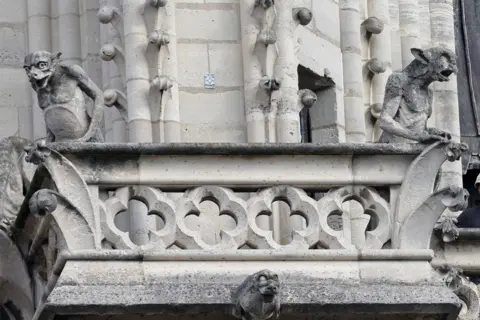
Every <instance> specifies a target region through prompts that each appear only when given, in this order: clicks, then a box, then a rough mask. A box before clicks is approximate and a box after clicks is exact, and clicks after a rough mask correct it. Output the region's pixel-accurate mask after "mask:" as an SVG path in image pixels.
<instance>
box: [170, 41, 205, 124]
mask: <svg viewBox="0 0 480 320" xmlns="http://www.w3.org/2000/svg"><path fill="white" fill-rule="evenodd" d="M177 57H178V83H179V85H180V86H181V87H201V88H203V86H204V83H203V77H204V75H205V73H208V72H209V68H208V45H207V44H197V43H179V44H177ZM182 107H183V106H182ZM182 121H183V119H182Z"/></svg>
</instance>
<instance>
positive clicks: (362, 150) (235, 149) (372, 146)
mask: <svg viewBox="0 0 480 320" xmlns="http://www.w3.org/2000/svg"><path fill="white" fill-rule="evenodd" d="M47 146H48V147H49V148H51V149H53V150H55V151H57V152H60V153H62V154H92V153H93V154H107V155H108V156H110V157H112V156H114V155H115V154H124V155H246V156H248V155H339V154H343V155H348V154H350V155H403V154H409V155H419V154H420V153H421V152H422V151H423V150H424V146H421V145H418V144H403V145H402V144H398V145H394V144H384V143H365V144H360V143H331V144H316V143H78V142H70V143H68V142H59V143H51V144H48V145H47Z"/></svg>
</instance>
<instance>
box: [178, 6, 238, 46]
mask: <svg viewBox="0 0 480 320" xmlns="http://www.w3.org/2000/svg"><path fill="white" fill-rule="evenodd" d="M234 8H235V7H233V8H232V9H231V10H201V9H193V8H192V9H189V8H182V9H179V8H177V10H176V13H177V16H176V19H177V20H176V21H177V37H178V38H179V39H197V40H210V41H212V40H214V41H222V40H223V41H238V40H239V34H240V32H239V27H240V22H239V20H240V16H239V12H238V10H235V9H234Z"/></svg>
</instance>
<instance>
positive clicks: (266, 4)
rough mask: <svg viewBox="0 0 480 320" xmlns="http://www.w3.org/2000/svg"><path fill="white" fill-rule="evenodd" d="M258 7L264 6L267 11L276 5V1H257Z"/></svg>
mask: <svg viewBox="0 0 480 320" xmlns="http://www.w3.org/2000/svg"><path fill="white" fill-rule="evenodd" d="M255 5H256V6H262V7H263V8H265V9H268V8H270V7H271V6H273V5H275V0H255Z"/></svg>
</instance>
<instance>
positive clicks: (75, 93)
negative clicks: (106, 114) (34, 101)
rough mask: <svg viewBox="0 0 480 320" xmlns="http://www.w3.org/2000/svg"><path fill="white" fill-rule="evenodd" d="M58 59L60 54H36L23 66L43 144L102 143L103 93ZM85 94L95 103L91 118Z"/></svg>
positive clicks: (79, 71)
mask: <svg viewBox="0 0 480 320" xmlns="http://www.w3.org/2000/svg"><path fill="white" fill-rule="evenodd" d="M60 56H61V53H50V52H47V51H36V52H34V53H31V54H29V55H27V56H26V57H25V61H24V66H23V67H24V69H25V71H26V73H27V76H28V78H29V80H30V83H31V85H32V88H33V90H35V92H36V93H37V98H38V105H39V106H40V108H41V109H42V110H43V114H44V117H45V124H46V126H47V139H46V142H54V141H69V140H75V141H79V142H86V141H103V135H102V132H101V128H100V123H101V121H102V116H103V107H104V98H103V92H102V91H101V90H100V88H99V87H98V86H97V85H96V84H95V83H94V82H93V81H92V80H91V79H90V78H89V77H88V75H87V74H86V73H85V71H84V70H83V69H82V68H81V67H80V66H77V65H67V64H64V63H61V62H60ZM84 93H85V94H86V95H87V96H88V97H90V98H91V99H93V100H94V105H95V106H94V108H93V112H92V115H90V114H89V113H88V110H87V107H86V104H85V99H84V96H83V94H84Z"/></svg>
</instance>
